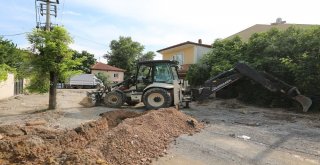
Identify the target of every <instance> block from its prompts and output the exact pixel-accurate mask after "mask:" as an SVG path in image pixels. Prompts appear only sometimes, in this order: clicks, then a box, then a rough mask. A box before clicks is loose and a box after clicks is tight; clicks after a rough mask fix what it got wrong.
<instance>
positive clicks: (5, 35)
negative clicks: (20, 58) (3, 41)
mask: <svg viewBox="0 0 320 165" xmlns="http://www.w3.org/2000/svg"><path fill="white" fill-rule="evenodd" d="M28 33H29V32H23V33H16V34H0V36H3V37H8V36H19V35H24V34H28Z"/></svg>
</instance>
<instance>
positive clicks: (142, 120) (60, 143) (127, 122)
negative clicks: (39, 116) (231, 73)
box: [0, 108, 203, 164]
mask: <svg viewBox="0 0 320 165" xmlns="http://www.w3.org/2000/svg"><path fill="white" fill-rule="evenodd" d="M101 116H102V118H101V119H99V120H97V121H93V122H89V123H86V124H83V125H82V126H80V127H78V128H76V129H73V130H68V131H55V130H47V129H43V128H40V127H34V126H32V127H30V126H29V127H27V126H26V127H23V128H22V127H21V128H20V130H23V132H24V135H15V136H10V134H6V133H4V134H3V135H4V137H3V139H2V140H1V141H0V164H13V163H16V164H150V163H151V160H152V158H155V157H158V156H161V155H163V154H164V153H165V152H166V147H167V145H168V144H169V143H170V142H171V141H172V140H174V138H176V137H178V136H179V135H181V134H193V133H194V132H197V131H199V130H200V129H201V128H202V127H203V125H202V124H201V123H198V122H197V121H196V120H195V119H193V118H192V117H190V116H188V115H185V114H183V113H182V112H180V111H177V110H175V109H170V108H169V109H162V110H157V111H148V112H147V113H145V114H138V113H135V112H130V111H123V110H119V111H113V112H108V113H104V114H102V115H101ZM119 123H120V124H119Z"/></svg>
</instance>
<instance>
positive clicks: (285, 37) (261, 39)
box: [187, 26, 320, 106]
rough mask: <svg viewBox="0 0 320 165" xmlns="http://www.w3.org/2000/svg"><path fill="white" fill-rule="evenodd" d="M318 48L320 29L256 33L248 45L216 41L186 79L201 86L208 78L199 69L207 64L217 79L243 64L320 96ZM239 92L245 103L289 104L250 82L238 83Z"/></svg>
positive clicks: (304, 91) (234, 41)
mask: <svg viewBox="0 0 320 165" xmlns="http://www.w3.org/2000/svg"><path fill="white" fill-rule="evenodd" d="M319 45H320V27H319V26H316V27H312V28H306V29H299V28H296V27H290V28H288V29H287V30H284V31H281V30H277V29H271V30H269V31H268V32H264V33H256V34H253V35H252V36H251V38H250V39H249V41H248V42H242V41H241V40H240V38H238V37H236V38H233V39H230V40H217V41H215V42H214V43H213V48H212V50H211V51H210V52H209V53H208V54H206V55H205V56H204V57H203V58H202V60H201V63H200V64H199V65H196V66H195V68H192V69H191V70H190V71H189V72H188V74H187V78H188V80H189V81H190V83H191V84H193V85H198V84H199V83H200V82H201V83H202V82H203V81H204V80H205V77H203V79H202V77H200V78H199V74H203V73H204V72H203V69H201V67H200V66H202V65H206V66H207V67H208V69H207V70H210V75H211V76H214V75H217V74H218V73H221V72H223V71H226V70H228V69H231V68H233V66H234V65H235V64H236V63H237V62H239V61H241V62H245V63H247V64H249V65H250V66H251V67H253V68H255V69H257V70H259V71H265V72H268V73H270V74H271V75H274V76H276V77H278V78H279V79H282V80H283V81H285V82H287V83H288V84H290V85H294V86H297V87H298V88H299V90H300V91H301V92H302V93H304V94H306V95H320V86H319V85H318V84H317V82H319V81H320V46H319ZM197 79H198V81H199V82H197V81H196V80H197ZM207 79H208V77H207ZM238 91H239V93H240V94H239V98H240V99H242V100H244V101H246V102H254V103H257V104H261V105H269V106H278V105H289V104H288V100H286V99H283V97H280V95H279V94H274V93H271V92H269V91H267V90H265V89H264V88H262V87H261V86H260V85H257V84H251V83H250V81H242V82H239V83H238Z"/></svg>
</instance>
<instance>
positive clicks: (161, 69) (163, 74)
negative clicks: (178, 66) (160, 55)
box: [154, 64, 172, 83]
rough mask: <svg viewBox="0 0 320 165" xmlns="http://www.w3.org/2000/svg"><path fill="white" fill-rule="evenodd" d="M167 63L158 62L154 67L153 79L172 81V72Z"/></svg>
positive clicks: (156, 80)
mask: <svg viewBox="0 0 320 165" xmlns="http://www.w3.org/2000/svg"><path fill="white" fill-rule="evenodd" d="M170 69H171V68H169V66H168V65H167V64H159V65H157V66H156V67H155V71H154V72H155V73H154V81H155V82H164V83H172V74H171V72H170Z"/></svg>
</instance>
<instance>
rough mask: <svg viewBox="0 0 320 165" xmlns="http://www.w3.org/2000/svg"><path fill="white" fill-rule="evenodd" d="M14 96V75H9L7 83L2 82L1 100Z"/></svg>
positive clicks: (0, 83)
mask: <svg viewBox="0 0 320 165" xmlns="http://www.w3.org/2000/svg"><path fill="white" fill-rule="evenodd" d="M11 96H14V75H13V74H8V78H7V80H6V81H1V82H0V99H5V98H8V97H11Z"/></svg>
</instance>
